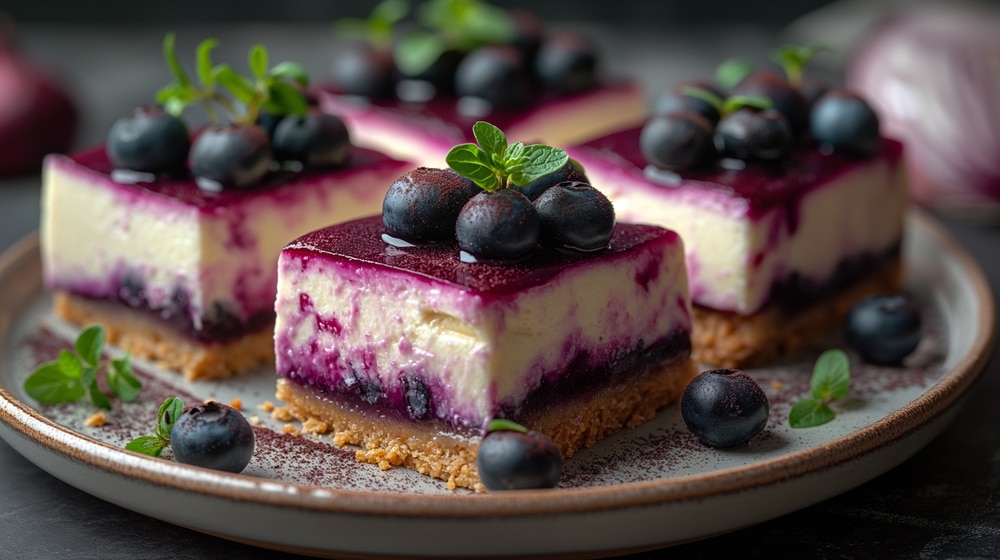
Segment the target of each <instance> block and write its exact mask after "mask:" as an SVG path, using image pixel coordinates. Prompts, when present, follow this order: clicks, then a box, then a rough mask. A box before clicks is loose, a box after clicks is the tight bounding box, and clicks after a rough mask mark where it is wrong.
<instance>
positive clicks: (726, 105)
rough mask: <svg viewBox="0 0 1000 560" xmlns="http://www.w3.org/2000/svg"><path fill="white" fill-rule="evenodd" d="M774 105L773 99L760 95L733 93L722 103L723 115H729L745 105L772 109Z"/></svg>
mask: <svg viewBox="0 0 1000 560" xmlns="http://www.w3.org/2000/svg"><path fill="white" fill-rule="evenodd" d="M771 106H772V103H771V100H770V99H768V98H766V97H762V96H759V95H733V96H731V97H727V98H726V100H725V101H724V102H723V104H722V112H721V113H720V114H722V115H728V114H730V113H732V112H733V111H737V110H739V109H742V108H744V107H753V108H755V109H761V110H763V109H770V108H771Z"/></svg>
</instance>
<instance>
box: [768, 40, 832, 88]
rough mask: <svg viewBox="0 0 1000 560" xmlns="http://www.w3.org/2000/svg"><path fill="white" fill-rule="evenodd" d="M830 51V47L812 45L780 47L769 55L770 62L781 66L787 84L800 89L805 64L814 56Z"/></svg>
mask: <svg viewBox="0 0 1000 560" xmlns="http://www.w3.org/2000/svg"><path fill="white" fill-rule="evenodd" d="M828 50H830V47H827V46H826V45H821V44H812V45H805V46H799V45H782V46H780V47H778V48H777V49H775V50H774V52H772V53H771V60H773V61H774V62H775V63H777V64H778V66H781V68H782V70H784V71H785V77H786V78H788V83H789V84H791V86H792V87H794V88H801V87H802V75H803V73H804V72H805V67H806V64H807V63H808V62H809V61H810V60H812V58H813V57H814V56H816V54H818V53H821V52H823V51H828Z"/></svg>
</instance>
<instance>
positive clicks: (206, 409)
mask: <svg viewBox="0 0 1000 560" xmlns="http://www.w3.org/2000/svg"><path fill="white" fill-rule="evenodd" d="M254 446H255V440H254V434H253V428H252V427H251V426H250V422H248V421H247V419H246V417H244V416H243V414H241V413H240V412H239V411H238V410H236V409H235V408H233V407H231V406H229V405H226V404H223V403H219V402H215V401H209V402H206V403H203V404H197V405H193V406H189V407H187V408H185V409H184V411H183V412H182V413H181V415H180V416H179V417H178V418H177V421H176V422H175V423H174V427H173V429H172V430H171V432H170V448H171V449H172V450H173V452H174V458H176V459H177V460H178V461H179V462H181V463H186V464H188V465H196V466H199V467H207V468H210V469H218V470H222V471H227V472H234V473H238V472H241V471H242V470H243V469H245V468H246V466H247V465H248V464H249V463H250V457H251V456H252V455H253V451H254Z"/></svg>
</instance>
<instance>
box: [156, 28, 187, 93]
mask: <svg viewBox="0 0 1000 560" xmlns="http://www.w3.org/2000/svg"><path fill="white" fill-rule="evenodd" d="M175 42H176V37H175V36H174V34H173V33H167V35H166V36H165V37H164V38H163V58H164V59H166V61H167V67H168V68H170V73H171V74H173V75H174V78H175V79H176V80H177V83H178V84H180V85H182V86H186V85H188V84H189V83H190V82H191V80H189V79H188V77H187V74H186V73H185V72H184V68H183V67H182V66H181V63H180V62H178V61H177V54H176V53H175V52H174V44H175Z"/></svg>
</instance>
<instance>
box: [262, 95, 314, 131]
mask: <svg viewBox="0 0 1000 560" xmlns="http://www.w3.org/2000/svg"><path fill="white" fill-rule="evenodd" d="M303 96H304V97H305V99H306V104H308V105H309V107H311V108H318V107H319V99H318V98H317V97H316V95H315V94H313V93H312V92H310V91H308V90H307V91H303ZM286 116H288V115H284V114H280V115H278V114H275V113H272V112H270V111H268V110H267V109H261V110H260V113H259V114H258V115H257V125H258V126H260V127H261V128H263V129H264V132H266V133H267V136H268V137H269V138H271V140H272V142H273V141H274V131H275V129H277V128H278V124H279V123H280V122H281V121H282V119H284V118H285V117H286Z"/></svg>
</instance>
